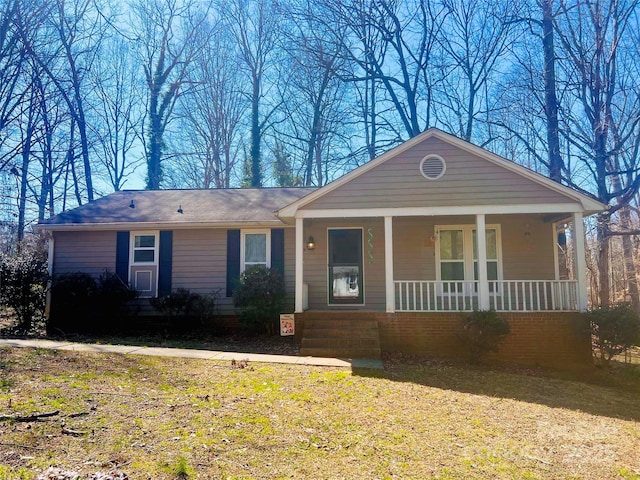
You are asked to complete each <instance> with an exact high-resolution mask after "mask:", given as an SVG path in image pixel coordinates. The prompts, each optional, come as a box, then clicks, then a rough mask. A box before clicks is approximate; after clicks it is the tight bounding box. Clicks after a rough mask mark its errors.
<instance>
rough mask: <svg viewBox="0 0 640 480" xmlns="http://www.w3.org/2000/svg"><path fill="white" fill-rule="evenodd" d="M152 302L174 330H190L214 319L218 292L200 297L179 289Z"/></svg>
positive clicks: (187, 290) (153, 299) (184, 289)
mask: <svg viewBox="0 0 640 480" xmlns="http://www.w3.org/2000/svg"><path fill="white" fill-rule="evenodd" d="M150 302H151V306H152V307H153V308H154V309H155V310H156V311H157V312H158V313H160V314H161V315H162V316H163V317H164V318H165V320H167V322H168V325H169V327H170V328H171V329H172V330H189V329H193V328H196V327H198V326H201V325H202V322H203V321H205V320H208V319H211V318H213V317H214V315H215V310H216V308H217V304H218V292H214V293H212V294H211V295H200V294H198V293H193V292H191V291H190V290H189V289H187V288H178V289H176V290H175V291H173V292H171V293H169V294H167V295H163V296H162V297H158V298H152V299H151V300H150Z"/></svg>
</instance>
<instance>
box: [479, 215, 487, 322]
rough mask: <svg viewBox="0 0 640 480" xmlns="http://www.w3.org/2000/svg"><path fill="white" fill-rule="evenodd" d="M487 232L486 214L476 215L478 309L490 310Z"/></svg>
mask: <svg viewBox="0 0 640 480" xmlns="http://www.w3.org/2000/svg"><path fill="white" fill-rule="evenodd" d="M486 237H487V232H486V226H485V221H484V214H483V213H479V214H478V215H476V245H477V247H478V310H489V306H490V303H489V280H488V276H487V238H486Z"/></svg>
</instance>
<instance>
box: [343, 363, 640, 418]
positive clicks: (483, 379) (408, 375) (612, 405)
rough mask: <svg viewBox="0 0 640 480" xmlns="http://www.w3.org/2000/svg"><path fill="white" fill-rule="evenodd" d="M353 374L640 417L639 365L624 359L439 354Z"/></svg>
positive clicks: (359, 370)
mask: <svg viewBox="0 0 640 480" xmlns="http://www.w3.org/2000/svg"><path fill="white" fill-rule="evenodd" d="M353 374H354V375H358V376H364V377H375V378H387V379H389V380H392V381H397V382H411V383H417V384H419V385H424V386H426V387H433V388H438V389H444V390H452V391H456V392H463V393H470V394H474V395H484V396H490V397H498V398H509V399H513V400H518V401H522V402H528V403H537V404H541V405H546V406H548V407H552V408H566V409H571V410H578V411H582V412H586V413H589V414H592V415H598V416H606V417H612V418H620V419H624V420H633V421H640V400H639V399H640V367H638V366H629V365H626V366H623V365H622V364H620V365H615V366H614V367H613V368H612V369H611V370H609V371H607V370H601V369H597V368H595V367H594V368H593V369H585V370H584V371H581V372H559V371H548V370H534V369H526V368H524V367H522V368H519V367H504V368H500V367H486V366H476V365H464V364H453V363H449V362H446V361H438V360H430V361H426V362H424V363H423V364H401V363H396V362H388V361H387V362H385V370H384V371H374V370H369V369H354V370H353Z"/></svg>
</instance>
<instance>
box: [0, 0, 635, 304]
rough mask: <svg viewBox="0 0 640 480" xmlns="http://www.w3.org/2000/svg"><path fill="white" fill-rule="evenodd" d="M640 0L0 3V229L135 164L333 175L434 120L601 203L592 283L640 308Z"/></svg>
mask: <svg viewBox="0 0 640 480" xmlns="http://www.w3.org/2000/svg"><path fill="white" fill-rule="evenodd" d="M638 3H639V2H638V1H634V0H610V1H604V0H603V1H600V0H538V1H535V0H532V1H527V2H519V1H512V0H511V1H508V0H495V1H490V0H406V1H401V0H397V1H394V0H376V1H369V0H318V1H315V2H312V1H308V0H307V1H304V0H278V1H276V0H212V1H200V0H131V1H129V2H128V3H123V2H120V1H117V0H5V1H4V2H3V3H2V5H1V6H0V15H1V17H0V180H1V187H0V188H1V198H0V200H1V203H0V220H1V221H2V226H3V229H4V237H3V238H4V239H5V245H7V248H8V246H9V245H12V244H14V243H15V240H19V239H22V238H23V236H24V234H25V232H28V231H29V226H30V225H31V224H32V223H34V222H37V221H38V220H42V219H44V218H47V217H48V216H50V215H52V214H55V213H58V212H60V211H62V210H65V209H68V208H71V207H75V206H77V205H81V204H83V203H86V202H89V201H91V200H93V199H95V198H97V197H99V196H101V195H104V194H107V193H110V192H112V191H116V190H120V189H123V188H132V187H135V188H140V187H142V186H143V183H142V182H143V180H142V179H144V182H146V188H151V189H159V188H224V187H241V186H254V187H259V186H284V185H324V184H326V183H327V182H329V181H331V180H333V179H334V178H336V177H338V176H340V175H342V174H344V173H345V172H347V171H349V170H351V169H352V168H354V167H356V166H358V165H361V164H363V163H365V162H366V161H368V160H370V159H372V158H374V157H375V156H377V155H379V154H381V153H383V152H385V151H386V150H388V149H390V148H392V147H393V146H395V145H398V144H399V143H400V142H402V141H405V140H407V139H408V138H411V137H413V136H415V135H417V134H418V133H420V132H422V131H424V130H425V129H427V128H429V127H438V128H440V129H442V130H444V131H446V132H449V133H452V134H454V135H456V136H458V137H460V138H463V139H465V140H468V141H470V142H472V143H474V144H477V145H480V146H482V147H484V148H487V149H489V150H491V151H493V152H495V153H497V154H499V155H502V156H504V157H506V158H509V159H513V160H514V161H516V162H518V163H521V164H523V165H525V166H526V167H528V168H531V169H533V170H535V171H538V172H540V173H542V174H544V175H547V176H549V177H550V178H552V179H553V180H555V181H557V182H560V183H562V184H565V185H568V186H571V187H573V188H575V189H577V190H579V191H581V192H583V193H586V194H589V195H591V196H593V197H594V198H596V199H598V200H600V201H602V202H603V203H605V204H607V205H609V208H608V210H607V211H606V212H603V213H602V214H600V215H598V216H597V218H595V219H594V220H592V221H590V222H589V223H588V225H587V227H588V232H589V238H588V244H589V252H588V256H589V258H588V259H587V260H588V265H589V269H590V277H591V280H590V282H591V287H592V288H591V294H592V295H591V297H592V298H591V300H592V303H593V305H607V304H609V303H610V302H619V301H629V302H632V303H633V305H634V306H635V308H636V309H638V307H639V302H638V287H637V275H636V271H637V265H638V261H639V250H640V248H639V247H640V246H639V244H638V233H639V232H638V200H639V199H638V186H639V182H640V174H639V173H640V172H639V164H638V148H639V146H640V125H639V123H640V72H639V69H640V38H639V37H640V25H639V13H640V12H639V6H638Z"/></svg>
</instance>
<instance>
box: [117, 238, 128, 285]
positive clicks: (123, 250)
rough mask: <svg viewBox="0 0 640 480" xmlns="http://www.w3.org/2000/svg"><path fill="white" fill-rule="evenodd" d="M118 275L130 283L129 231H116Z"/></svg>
mask: <svg viewBox="0 0 640 480" xmlns="http://www.w3.org/2000/svg"><path fill="white" fill-rule="evenodd" d="M116 275H118V277H120V280H122V281H123V282H124V283H126V284H127V285H128V284H129V232H117V233H116Z"/></svg>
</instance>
